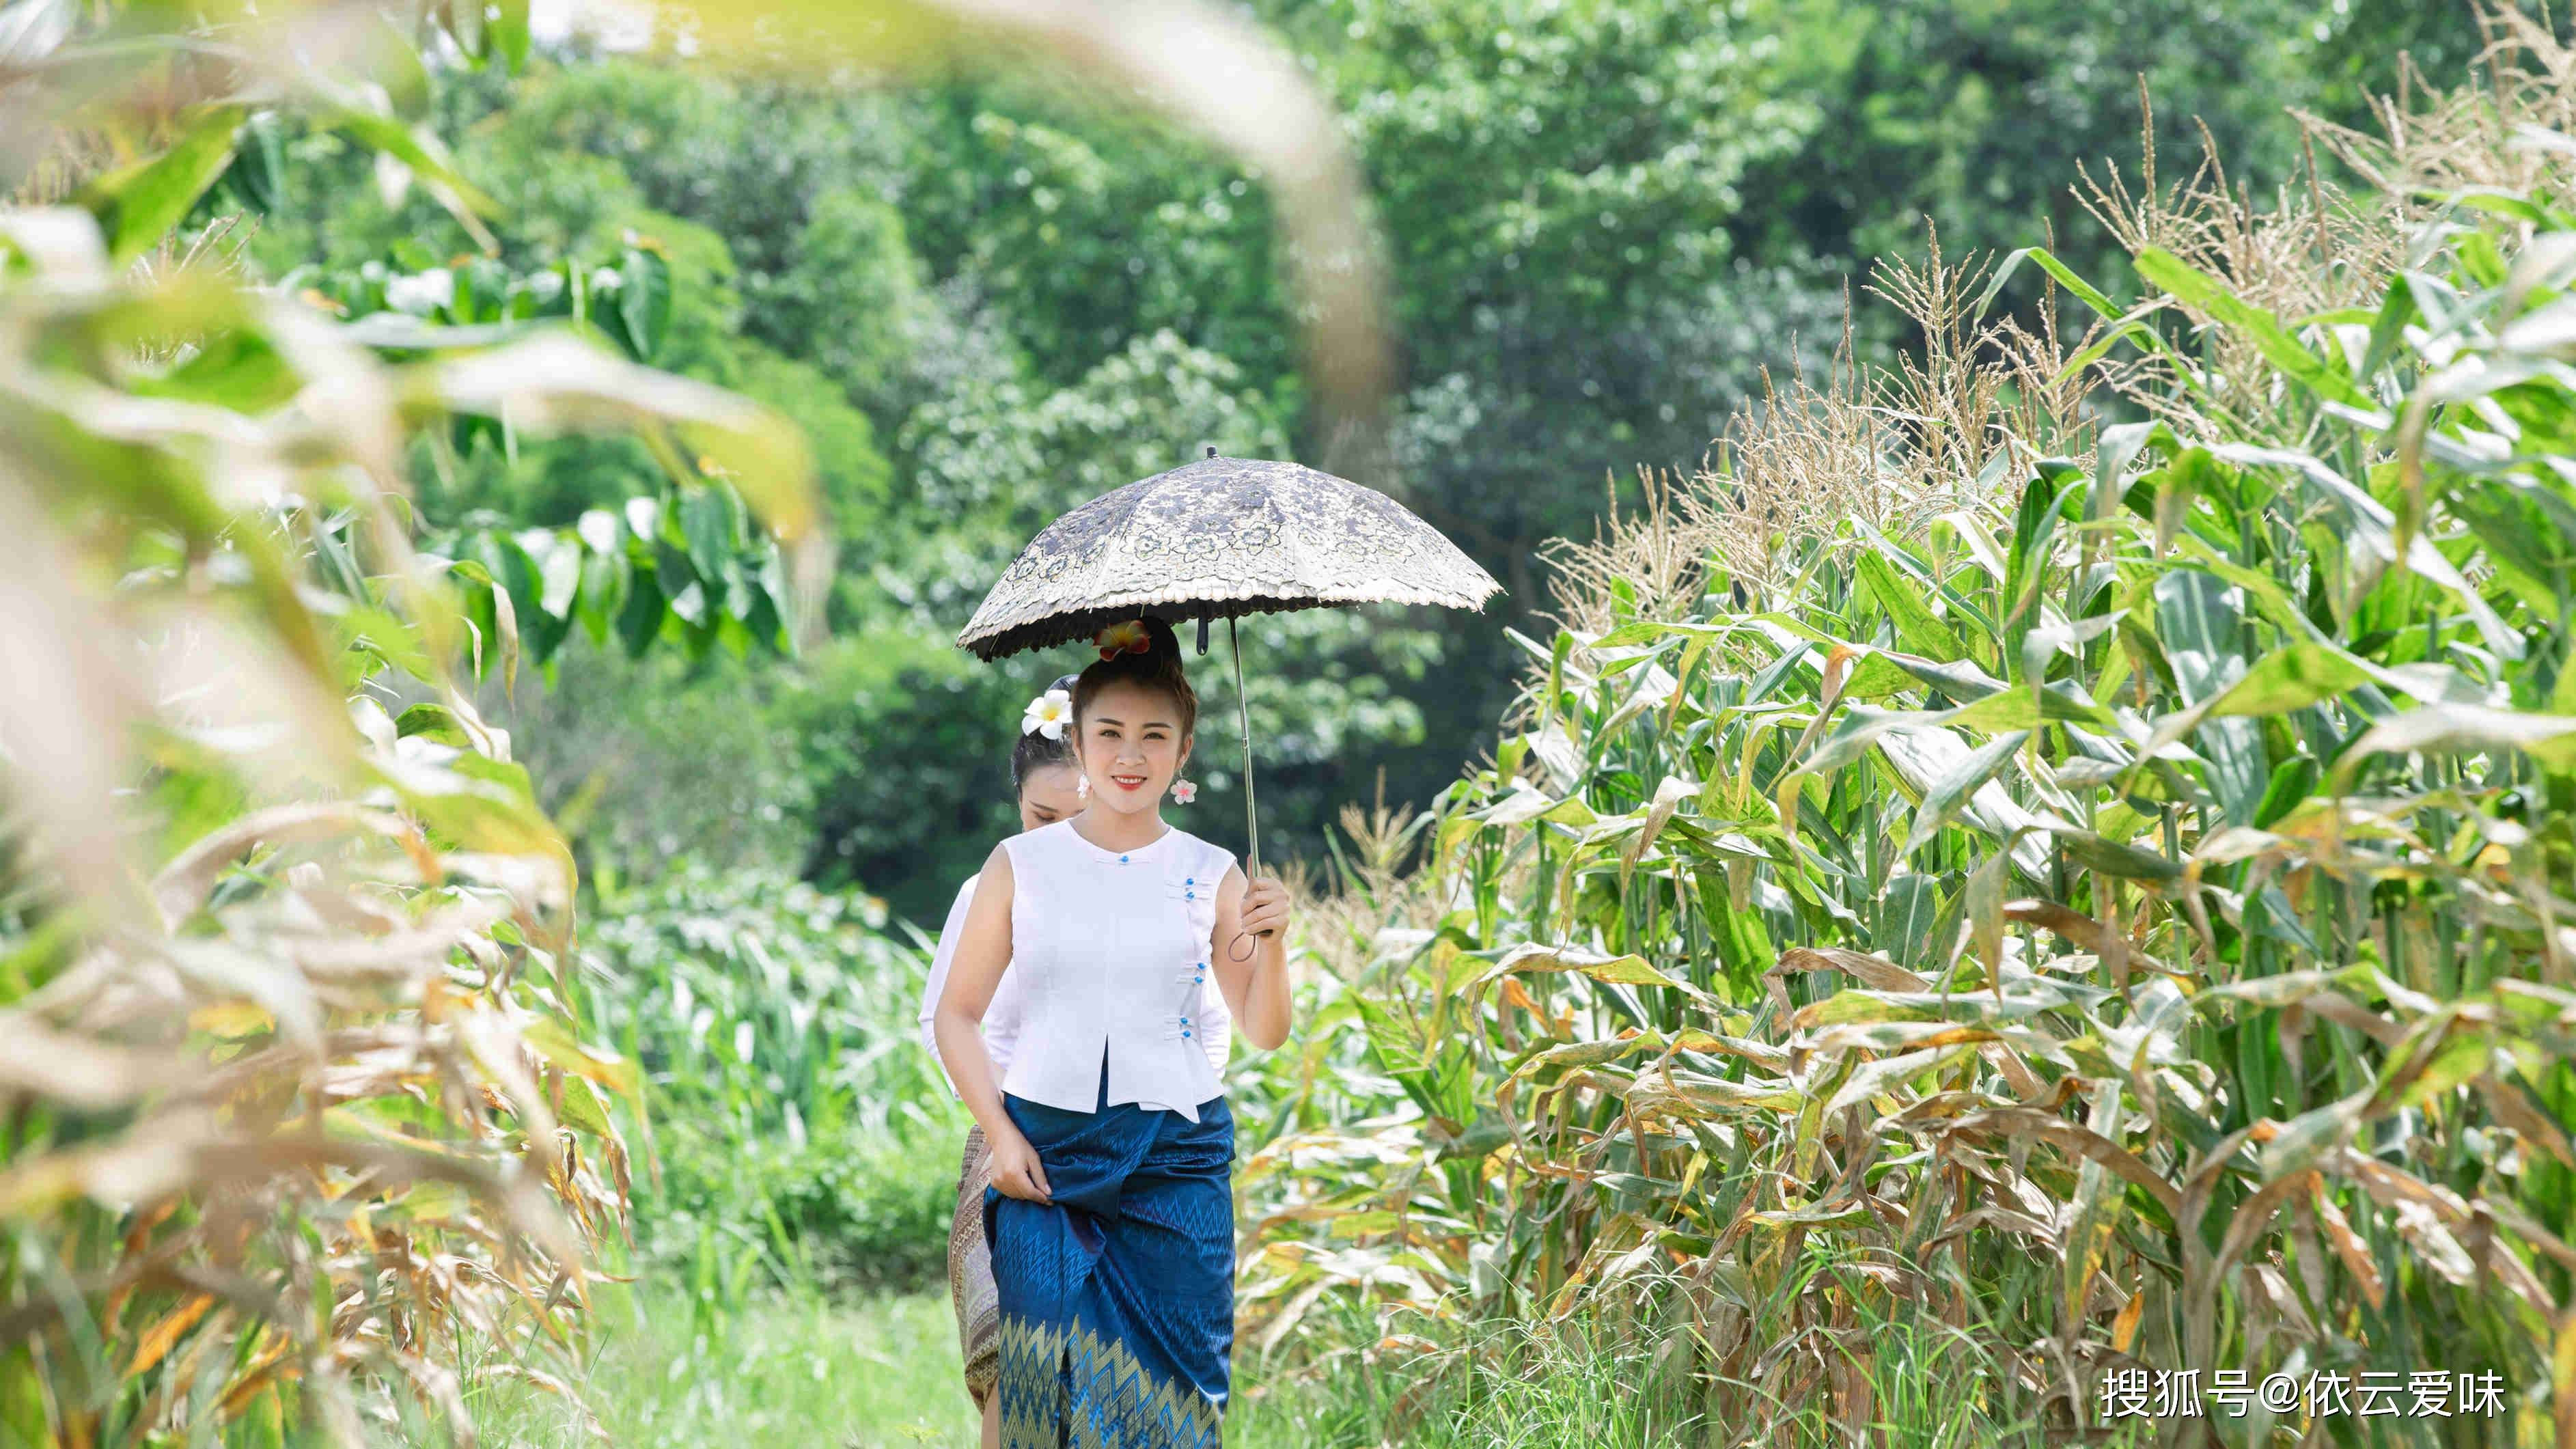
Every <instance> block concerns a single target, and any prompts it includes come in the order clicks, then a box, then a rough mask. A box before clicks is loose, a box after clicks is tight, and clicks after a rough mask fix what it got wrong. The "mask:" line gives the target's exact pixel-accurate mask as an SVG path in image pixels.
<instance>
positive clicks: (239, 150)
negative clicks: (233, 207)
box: [224, 111, 286, 212]
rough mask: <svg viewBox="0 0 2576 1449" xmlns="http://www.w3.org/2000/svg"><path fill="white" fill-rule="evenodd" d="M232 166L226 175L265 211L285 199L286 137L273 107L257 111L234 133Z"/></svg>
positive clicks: (230, 182)
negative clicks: (268, 109)
mask: <svg viewBox="0 0 2576 1449" xmlns="http://www.w3.org/2000/svg"><path fill="white" fill-rule="evenodd" d="M233 152H234V155H233V164H232V169H231V170H229V171H226V172H225V173H224V179H225V181H226V182H228V183H229V184H230V185H231V186H232V187H233V189H234V190H235V191H237V192H239V193H240V195H241V199H242V200H243V201H244V202H247V203H248V204H249V205H250V206H251V207H253V208H254V209H256V210H259V211H262V212H272V211H275V210H277V209H278V207H280V206H282V205H284V204H285V201H286V137H285V128H284V127H283V126H281V125H280V124H279V123H278V119H277V113H276V112H274V111H254V112H252V113H251V116H250V119H248V120H246V121H244V122H242V124H241V129H240V131H238V132H237V133H235V135H234V136H233Z"/></svg>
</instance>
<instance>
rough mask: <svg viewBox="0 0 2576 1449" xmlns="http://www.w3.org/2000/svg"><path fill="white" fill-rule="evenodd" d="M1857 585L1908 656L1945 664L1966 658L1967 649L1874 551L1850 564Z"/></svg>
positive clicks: (1894, 569) (1893, 567)
mask: <svg viewBox="0 0 2576 1449" xmlns="http://www.w3.org/2000/svg"><path fill="white" fill-rule="evenodd" d="M1854 566H1855V567H1856V568H1857V570H1858V571H1859V574H1860V577H1861V581H1862V582H1864V583H1866V584H1867V585H1868V586H1869V591H1870V593H1871V595H1872V596H1873V597H1875V598H1876V599H1877V600H1878V606H1879V607H1880V608H1882V609H1885V610H1886V611H1887V617H1888V619H1889V621H1890V622H1892V623H1893V624H1895V626H1896V640H1897V642H1898V643H1900V644H1902V645H1904V646H1905V647H1906V649H1907V650H1908V651H1910V652H1912V653H1915V654H1919V655H1922V656H1923V657H1925V658H1927V659H1930V660H1932V661H1933V662H1935V663H1943V664H1946V663H1948V662H1950V661H1952V660H1956V659H1963V658H1965V657H1966V656H1967V652H1968V651H1967V647H1966V646H1965V645H1963V644H1961V643H1960V642H1959V636H1958V635H1957V634H1956V633H1954V632H1953V631H1952V630H1951V628H1950V626H1949V625H1948V624H1947V623H1945V622H1943V621H1942V620H1941V618H1940V617H1939V616H1938V615H1936V614H1934V613H1933V612H1932V609H1931V606H1930V605H1929V604H1927V603H1925V602H1924V600H1923V596H1922V595H1921V594H1920V593H1918V592H1916V590H1915V588H1914V585H1913V584H1912V583H1910V582H1908V581H1907V580H1906V579H1905V578H1904V577H1903V576H1901V575H1899V574H1898V573H1897V571H1896V567H1895V566H1894V565H1893V564H1890V563H1889V562H1888V561H1887V560H1886V559H1884V558H1881V557H1880V556H1879V555H1878V553H1877V552H1876V551H1874V550H1869V549H1864V550H1862V551H1861V552H1860V554H1859V555H1858V556H1857V557H1856V558H1855V560H1854Z"/></svg>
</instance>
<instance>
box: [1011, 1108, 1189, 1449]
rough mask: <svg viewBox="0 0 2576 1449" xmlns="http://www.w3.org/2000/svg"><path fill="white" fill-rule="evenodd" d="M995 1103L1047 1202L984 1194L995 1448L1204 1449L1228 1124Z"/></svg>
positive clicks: (1150, 1113)
mask: <svg viewBox="0 0 2576 1449" xmlns="http://www.w3.org/2000/svg"><path fill="white" fill-rule="evenodd" d="M1100 1090H1101V1102H1100V1105H1099V1107H1098V1109H1097V1110H1094V1111H1090V1112H1068V1111H1065V1110H1063V1109H1061V1108H1057V1107H1048V1106H1043V1105H1041V1104H1039V1103H1035V1102H1030V1101H1026V1100H1024V1099H1022V1098H1019V1097H1014V1096H1010V1095H1007V1094H1005V1095H1004V1096H1003V1098H1002V1106H1003V1109H1004V1110H1005V1111H1007V1112H1009V1113H1010V1117H1011V1121H1012V1122H1013V1123H1014V1124H1015V1125H1017V1126H1018V1127H1019V1129H1020V1132H1021V1133H1022V1134H1023V1135H1024V1136H1026V1137H1027V1138H1028V1139H1029V1145H1030V1146H1031V1147H1033V1148H1035V1149H1037V1154H1038V1161H1039V1162H1040V1163H1041V1164H1042V1165H1043V1166H1044V1167H1045V1169H1046V1177H1047V1187H1048V1189H1049V1191H1050V1192H1051V1193H1052V1194H1053V1197H1054V1201H1052V1202H1046V1203H1034V1202H1024V1201H1022V1200H1020V1199H1018V1198H1014V1197H1005V1196H1003V1195H1002V1192H1001V1190H1000V1189H998V1188H986V1189H985V1192H984V1235H985V1238H986V1241H987V1242H989V1243H990V1244H991V1246H992V1250H993V1284H994V1287H995V1289H996V1290H997V1293H998V1296H999V1298H1000V1308H1001V1324H1000V1339H1001V1363H1000V1373H999V1377H998V1380H997V1382H996V1383H995V1386H994V1387H995V1391H996V1392H997V1393H999V1394H1000V1396H1001V1420H1002V1444H1003V1449H1218V1446H1219V1443H1220V1440H1219V1438H1218V1425H1219V1422H1220V1420H1221V1418H1222V1416H1223V1414H1224V1412H1225V1403H1226V1390H1227V1385H1228V1382H1229V1376H1230V1371H1231V1360H1232V1357H1233V1352H1234V1191H1233V1185H1232V1177H1233V1169H1234V1117H1233V1114H1232V1113H1231V1112H1229V1111H1228V1110H1227V1109H1226V1104H1225V1099H1224V1098H1223V1097H1218V1098H1215V1099H1212V1100H1211V1101H1208V1102H1203V1103H1200V1104H1198V1112H1199V1120H1198V1121H1196V1122H1192V1121H1190V1120H1189V1119H1188V1118H1186V1117H1183V1116H1182V1115H1181V1114H1180V1113H1178V1112H1167V1111H1163V1110H1161V1109H1160V1108H1145V1107H1138V1106H1135V1105H1133V1104H1121V1105H1119V1106H1115V1107H1112V1106H1110V1105H1108V1093H1109V1086H1108V1074H1107V1073H1106V1072H1104V1073H1102V1074H1101V1089H1100Z"/></svg>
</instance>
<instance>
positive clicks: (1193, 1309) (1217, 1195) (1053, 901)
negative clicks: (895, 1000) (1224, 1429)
mask: <svg viewBox="0 0 2576 1449" xmlns="http://www.w3.org/2000/svg"><path fill="white" fill-rule="evenodd" d="M1098 642H1100V643H1101V644H1102V646H1103V647H1102V655H1103V657H1102V659H1101V661H1100V662H1099V663H1097V664H1093V665H1091V666H1090V667H1089V668H1086V669H1084V670H1083V671H1082V673H1081V675H1080V676H1079V677H1078V678H1077V679H1076V680H1075V682H1074V686H1073V690H1072V706H1073V723H1074V736H1075V742H1076V749H1077V751H1078V757H1079V760H1080V764H1081V769H1082V773H1083V778H1084V781H1085V783H1086V786H1087V788H1088V790H1089V793H1090V804H1089V806H1088V807H1087V808H1086V809H1085V810H1084V811H1083V813H1082V814H1081V815H1079V816H1076V817H1075V818H1073V819H1071V820H1065V821H1059V822H1057V823H1056V824H1053V825H1047V826H1041V827H1039V828H1038V829H1036V830H1032V831H1029V832H1027V833H1026V834H1023V835H1017V836H1013V837H1012V838H1011V839H1009V840H1005V841H1003V842H1002V843H1001V845H1000V846H998V847H996V848H995V849H994V851H993V854H992V856H991V858H990V859H988V860H987V861H986V862H985V864H984V872H983V874H982V875H981V876H980V877H979V878H978V880H977V883H976V886H975V896H974V899H973V900H972V901H971V902H970V903H969V904H968V906H967V911H966V919H965V920H964V921H963V922H962V923H961V924H960V929H959V932H958V944H957V950H956V954H955V957H954V960H953V962H952V965H951V970H950V974H949V977H948V981H947V984H946V987H945V990H944V991H943V992H942V994H941V997H940V1001H939V1007H938V1010H937V1012H936V1013H935V1018H934V1022H933V1031H934V1035H935V1037H936V1039H937V1041H938V1044H939V1055H940V1059H941V1060H942V1062H943V1063H945V1065H946V1066H947V1068H948V1074H949V1077H950V1080H951V1081H953V1082H954V1083H955V1085H956V1088H957V1091H958V1095H959V1096H960V1097H962V1098H963V1099H964V1100H965V1103H966V1106H967V1109H968V1110H969V1111H971V1112H972V1113H974V1115H975V1120H976V1123H977V1124H978V1125H979V1126H980V1127H981V1128H982V1129H983V1132H984V1137H985V1140H986V1141H987V1142H988V1143H989V1144H990V1146H991V1150H992V1168H991V1171H992V1187H991V1188H990V1189H988V1190H987V1192H986V1194H985V1200H984V1207H985V1228H984V1232H985V1238H986V1240H987V1242H988V1243H989V1244H990V1245H991V1247H992V1253H993V1280H994V1287H995V1291H996V1295H997V1297H998V1299H999V1303H1000V1326H999V1333H998V1336H999V1338H1000V1347H1001V1366H1000V1372H999V1375H998V1379H997V1383H996V1394H995V1397H996V1398H998V1400H999V1401H1000V1413H1001V1442H1002V1444H1003V1445H1005V1446H1007V1449H1057V1446H1059V1445H1061V1444H1064V1443H1066V1442H1068V1441H1070V1442H1073V1443H1079V1444H1095V1443H1096V1444H1101V1445H1106V1446H1116V1449H1178V1446H1190V1449H1199V1446H1207V1449H1214V1446H1216V1445H1217V1444H1218V1443H1219V1439H1218V1424H1219V1421H1220V1418H1221V1416H1222V1414H1223V1412H1224V1409H1225V1404H1226V1397H1227V1391H1228V1386H1229V1383H1230V1361H1231V1358H1232V1354H1233V1346H1234V1199H1233V1193H1232V1186H1231V1177H1232V1168H1233V1162H1234V1119H1233V1117H1232V1115H1231V1114H1230V1113H1229V1112H1228V1111H1227V1109H1226V1102H1225V1093H1224V1088H1223V1087H1222V1086H1221V1085H1220V1084H1219V1082H1218V1080H1217V1073H1216V1068H1215V1065H1214V1063H1212V1062H1211V1061H1210V1060H1209V1058H1208V1054H1207V1053H1206V1052H1204V1051H1202V1050H1201V1049H1200V1040H1201V1037H1202V1035H1203V1033H1204V1032H1205V1030H1206V1029H1207V1027H1208V1025H1209V1020H1208V1018H1209V1017H1210V1016H1212V1015H1214V1011H1213V1008H1214V1006H1215V1004H1216V1002H1217V1001H1218V1000H1219V999H1221V1000H1222V1001H1223V1003H1224V1006H1225V1008H1226V1011H1227V1014H1228V1015H1229V1016H1231V1018H1232V1019H1233V1020H1234V1021H1235V1022H1236V1023H1239V1025H1240V1027H1241V1030H1242V1032H1243V1035H1244V1037H1245V1039H1246V1040H1248V1041H1250V1042H1251V1043H1252V1044H1253V1045H1255V1046H1257V1047H1260V1048H1262V1049H1264V1050H1268V1049H1270V1048H1273V1047H1276V1046H1278V1045H1279V1044H1280V1043H1282V1042H1284V1041H1286V1040H1287V1038H1288V1029H1289V1024H1290V1011H1289V996H1288V963H1287V947H1286V927H1287V925H1288V921H1289V906H1288V893H1287V890H1286V888H1285V887H1283V886H1282V885H1281V884H1280V883H1279V882H1278V881H1276V880H1274V879H1272V878H1270V877H1268V876H1264V877H1262V878H1261V879H1260V880H1258V881H1250V882H1247V881H1246V880H1245V879H1244V876H1243V873H1242V872H1241V871H1240V870H1238V869H1237V868H1236V867H1235V864H1234V857H1233V855H1232V854H1231V853H1230V852H1228V851H1226V850H1224V849H1222V848H1220V847H1218V846H1214V845H1211V844H1209V843H1208V842H1206V841H1204V840H1201V839H1199V838H1198V837H1197V836H1195V835H1192V834H1190V833H1189V832H1188V831H1185V830H1179V829H1175V828H1174V827H1172V826H1170V825H1168V824H1166V823H1165V822H1164V820H1163V818H1162V802H1163V796H1164V795H1165V794H1166V793H1167V792H1171V791H1172V790H1173V788H1174V782H1175V781H1176V780H1177V778H1178V776H1179V773H1180V770H1181V767H1182V766H1183V765H1184V764H1186V763H1187V762H1188V760H1189V754H1190V745H1191V740H1192V730H1193V728H1194V727H1195V725H1196V724H1197V717H1198V696H1197V695H1196V693H1194V692H1193V691H1192V690H1191V688H1190V683H1189V680H1188V678H1187V676H1186V675H1185V674H1184V673H1183V671H1182V667H1181V651H1180V643H1179V641H1178V640H1176V639H1175V638H1173V636H1172V631H1171V628H1170V626H1169V625H1167V624H1164V623H1163V622H1162V621H1160V620H1153V619H1147V620H1139V621H1135V622H1133V623H1129V624H1123V625H1119V626H1116V627H1114V628H1112V629H1108V630H1104V631H1102V635H1101V637H1100V640H1099V641H1098ZM1191 793H1192V792H1191V789H1190V787H1188V786H1187V785H1183V786H1181V788H1180V790H1179V792H1178V797H1177V798H1180V799H1182V800H1186V799H1187V798H1188V797H1189V795H1190V794H1191ZM1211 887H1213V889H1211ZM1006 975H1019V976H1021V977H1022V982H1021V993H1022V994H1021V998H1020V1000H1021V1003H1022V1005H1021V1028H1020V1036H1019V1040H1018V1043H1017V1046H1016V1049H1015V1051H1014V1053H1013V1055H1012V1059H1011V1064H1010V1067H1009V1070H1008V1072H1007V1073H1004V1074H998V1075H997V1074H996V1072H995V1070H994V1067H993V1062H992V1058H991V1056H990V1054H989V1053H988V1052H987V1051H986V1049H985V1045H984V1042H983V1040H982V1038H981V1037H980V1036H979V1035H978V1031H977V1027H978V1024H979V1023H980V1022H981V1021H982V1020H983V1018H984V1016H985V1014H986V1012H987V1011H988V1010H989V1009H990V1007H991V1004H992V1001H993V999H994V997H995V995H996V992H997V991H998V989H999V987H1000V985H1001V983H1002V981H1003V980H1004V979H1005V977H1006ZM1211 984H1213V985H1214V986H1215V987H1216V990H1214V991H1210V990H1209V989H1208V987H1209V986H1210V985H1211Z"/></svg>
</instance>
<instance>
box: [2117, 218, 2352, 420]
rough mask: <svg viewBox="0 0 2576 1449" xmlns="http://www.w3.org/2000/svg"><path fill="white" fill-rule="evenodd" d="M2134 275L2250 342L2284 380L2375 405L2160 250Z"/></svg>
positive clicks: (2256, 312)
mask: <svg viewBox="0 0 2576 1449" xmlns="http://www.w3.org/2000/svg"><path fill="white" fill-rule="evenodd" d="M2137 267H2138V275H2139V276H2140V277H2141V278H2144V279H2145V281H2146V283H2147V285H2149V286H2151V287H2155V288H2158V289H2160V290H2162V291H2165V292H2168V293H2171V294H2172V295H2173V296H2175V297H2179V298H2181V299H2182V300H2183V301H2184V302H2186V303H2189V304H2190V305H2191V306H2192V307H2193V308H2194V309H2195V310H2197V311H2199V312H2202V313H2204V314H2206V315H2207V316H2208V317H2210V318H2211V319H2212V320H2214V321H2216V322H2218V323H2220V324H2221V325H2223V326H2226V327H2230V328H2233V329H2234V330H2236V331H2238V332H2241V333H2243V334H2245V335H2246V336H2247V337H2248V338H2250V339H2252V341H2253V343H2254V345H2255V346H2256V347H2257V348H2259V349H2260V350H2261V351H2262V353H2263V356H2264V358H2265V359H2266V360H2268V361H2269V362H2270V363H2271V364H2272V365H2273V366H2274V367H2277V368H2279V369H2280V370H2281V371H2282V373H2283V374H2284V375H2286V376H2287V377H2289V378H2290V379H2291V380H2292V381H2294V382H2296V383H2298V384H2299V385H2300V386H2302V387H2305V388H2307V389H2308V390H2309V391H2310V392H2313V393H2316V394H2317V395H2318V396H2320V397H2324V398H2329V399H2332V400H2333V401H2335V402H2339V403H2345V404H2348V405H2350V406H2352V407H2359V408H2366V407H2372V406H2375V405H2376V404H2375V403H2374V401H2373V399H2372V398H2371V396H2370V394H2368V393H2366V392H2363V391H2362V390H2361V389H2360V388H2359V387H2358V386H2356V385H2354V383H2353V380H2352V379H2351V378H2349V377H2346V376H2344V374H2343V372H2342V371H2341V370H2340V369H2338V368H2335V367H2332V366H2329V365H2328V364H2327V363H2326V362H2325V361H2324V360H2323V359H2322V358H2320V357H2318V356H2317V355H2316V354H2315V353H2313V352H2310V351H2309V350H2308V349H2307V348H2305V347H2303V346H2301V345H2300V344H2299V342H2298V340H2297V339H2296V338H2293V337H2292V336H2290V334H2289V333H2287V332H2285V331H2283V330H2282V329H2281V323H2280V319H2279V318H2277V317H2274V316H2273V315H2272V314H2271V313H2270V312H2269V311H2267V310H2265V309H2264V308H2261V307H2257V306H2254V305H2252V304H2251V303H2248V302H2246V301H2243V300H2242V299H2240V298H2238V297H2237V296H2236V294H2234V293H2233V292H2230V291H2228V290H2227V289H2226V288H2225V287H2224V286H2222V285H2221V284H2220V283H2219V282H2218V280H2217V279H2216V278H2214V277H2212V276H2210V275H2209V274H2208V273H2206V272H2203V271H2201V270H2199V269H2198V268H2196V267H2194V266H2192V265H2191V264H2190V263H2188V262H2186V261H2184V260H2183V259H2182V258H2180V257H2178V256H2175V255H2174V254H2173V253H2171V252H2169V251H2166V250H2165V249H2163V248H2162V247H2143V248H2140V249H2139V251H2138V255H2137Z"/></svg>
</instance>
